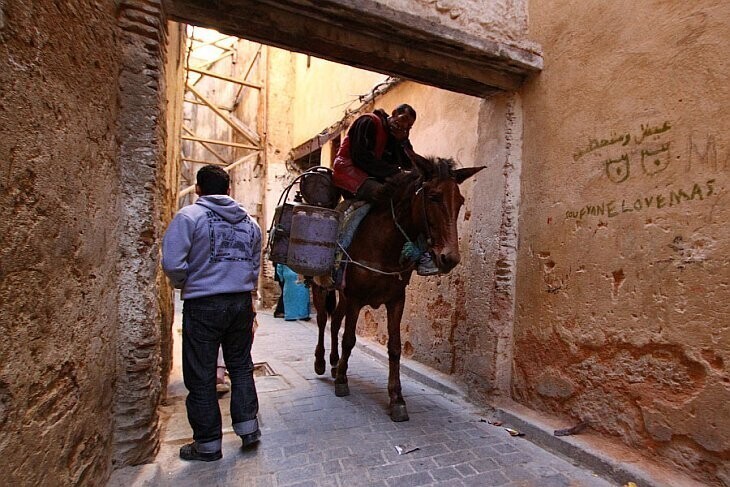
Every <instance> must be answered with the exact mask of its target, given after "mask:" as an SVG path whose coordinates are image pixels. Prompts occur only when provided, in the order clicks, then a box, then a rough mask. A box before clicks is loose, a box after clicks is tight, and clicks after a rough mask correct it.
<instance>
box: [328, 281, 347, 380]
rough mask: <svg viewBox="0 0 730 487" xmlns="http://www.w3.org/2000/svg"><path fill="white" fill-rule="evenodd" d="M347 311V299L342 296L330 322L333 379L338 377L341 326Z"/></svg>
mask: <svg viewBox="0 0 730 487" xmlns="http://www.w3.org/2000/svg"><path fill="white" fill-rule="evenodd" d="M345 310H346V307H345V299H344V297H343V296H342V295H340V300H339V301H338V302H337V307H336V308H335V311H334V313H332V319H331V320H330V338H331V341H332V346H331V348H330V365H331V366H332V369H331V373H332V378H335V377H337V363H338V362H339V361H340V352H339V349H340V340H339V338H340V326H341V325H342V319H343V318H344V317H345Z"/></svg>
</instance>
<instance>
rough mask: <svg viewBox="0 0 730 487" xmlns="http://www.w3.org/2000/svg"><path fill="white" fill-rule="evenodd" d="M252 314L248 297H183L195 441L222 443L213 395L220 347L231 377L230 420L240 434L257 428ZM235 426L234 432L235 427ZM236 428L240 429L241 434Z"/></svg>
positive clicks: (190, 415) (187, 381) (185, 360)
mask: <svg viewBox="0 0 730 487" xmlns="http://www.w3.org/2000/svg"><path fill="white" fill-rule="evenodd" d="M253 319H254V312H253V308H252V306H251V293H250V292H246V293H236V294H217V295H214V296H206V297H202V298H195V299H187V300H185V303H184V305H183V378H184V380H185V387H187V389H188V397H187V400H186V402H185V404H186V406H187V412H188V421H189V422H190V426H191V427H192V428H193V439H194V440H195V441H196V442H198V443H207V442H211V441H216V440H217V441H220V439H221V438H222V431H221V413H220V409H219V407H218V394H217V392H216V363H217V358H218V347H219V345H220V346H222V348H223V357H224V359H225V362H226V367H227V369H228V374H229V376H230V378H231V419H232V420H233V424H234V429H236V430H237V433H239V434H245V433H250V432H252V431H245V430H248V429H252V430H255V429H257V428H258V422H257V421H255V420H256V414H257V413H258V409H259V404H258V397H257V396H256V385H255V384H254V380H253V361H252V359H251V345H252V343H253V330H252V326H253ZM236 426H238V428H237V427H236ZM240 426H244V430H243V432H239V431H238V430H241V428H240Z"/></svg>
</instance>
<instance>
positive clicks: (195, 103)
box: [183, 98, 234, 112]
mask: <svg viewBox="0 0 730 487" xmlns="http://www.w3.org/2000/svg"><path fill="white" fill-rule="evenodd" d="M183 101H184V102H185V103H191V104H193V105H203V106H208V105H206V104H205V103H203V102H202V101H198V100H189V99H187V98H185V99H184V100H183ZM218 108H220V109H221V110H225V111H227V112H232V111H233V110H234V109H233V108H229V107H222V106H220V105H218Z"/></svg>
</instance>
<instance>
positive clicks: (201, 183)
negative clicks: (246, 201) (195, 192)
mask: <svg viewBox="0 0 730 487" xmlns="http://www.w3.org/2000/svg"><path fill="white" fill-rule="evenodd" d="M197 183H198V187H200V193H201V194H202V196H207V195H212V194H226V193H228V187H229V186H230V184H231V177H230V176H229V175H228V173H227V172H225V171H224V170H223V168H221V167H220V166H214V165H213V164H209V165H207V166H204V167H201V168H200V170H199V171H198V175H197Z"/></svg>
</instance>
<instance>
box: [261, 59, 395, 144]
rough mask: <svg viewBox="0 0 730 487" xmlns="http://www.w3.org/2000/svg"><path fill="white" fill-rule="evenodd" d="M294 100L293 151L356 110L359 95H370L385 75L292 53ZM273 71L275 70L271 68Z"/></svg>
mask: <svg viewBox="0 0 730 487" xmlns="http://www.w3.org/2000/svg"><path fill="white" fill-rule="evenodd" d="M291 57H292V62H293V63H294V79H293V80H292V87H293V89H294V93H293V96H294V99H293V104H292V107H291V116H292V118H291V123H292V143H293V144H292V145H293V146H294V147H297V146H298V145H300V144H303V143H304V142H306V141H308V140H310V139H311V138H312V137H314V136H316V135H317V134H318V133H320V132H321V131H322V130H323V129H325V128H327V127H329V126H330V125H332V124H333V123H335V122H337V121H339V120H340V119H342V117H343V116H344V114H345V111H346V110H347V109H350V110H353V109H355V108H357V107H358V106H359V105H360V104H361V101H359V100H358V96H359V95H366V94H368V93H370V90H372V89H373V88H374V87H375V86H376V85H377V84H378V83H380V82H382V81H385V79H386V78H387V76H386V75H384V74H380V73H374V72H372V71H365V70H363V69H357V68H352V67H350V66H345V65H343V64H337V63H332V62H329V61H325V60H324V59H319V58H315V57H310V56H306V55H304V54H296V53H292V56H291ZM272 67H273V68H274V69H276V67H275V66H272Z"/></svg>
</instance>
